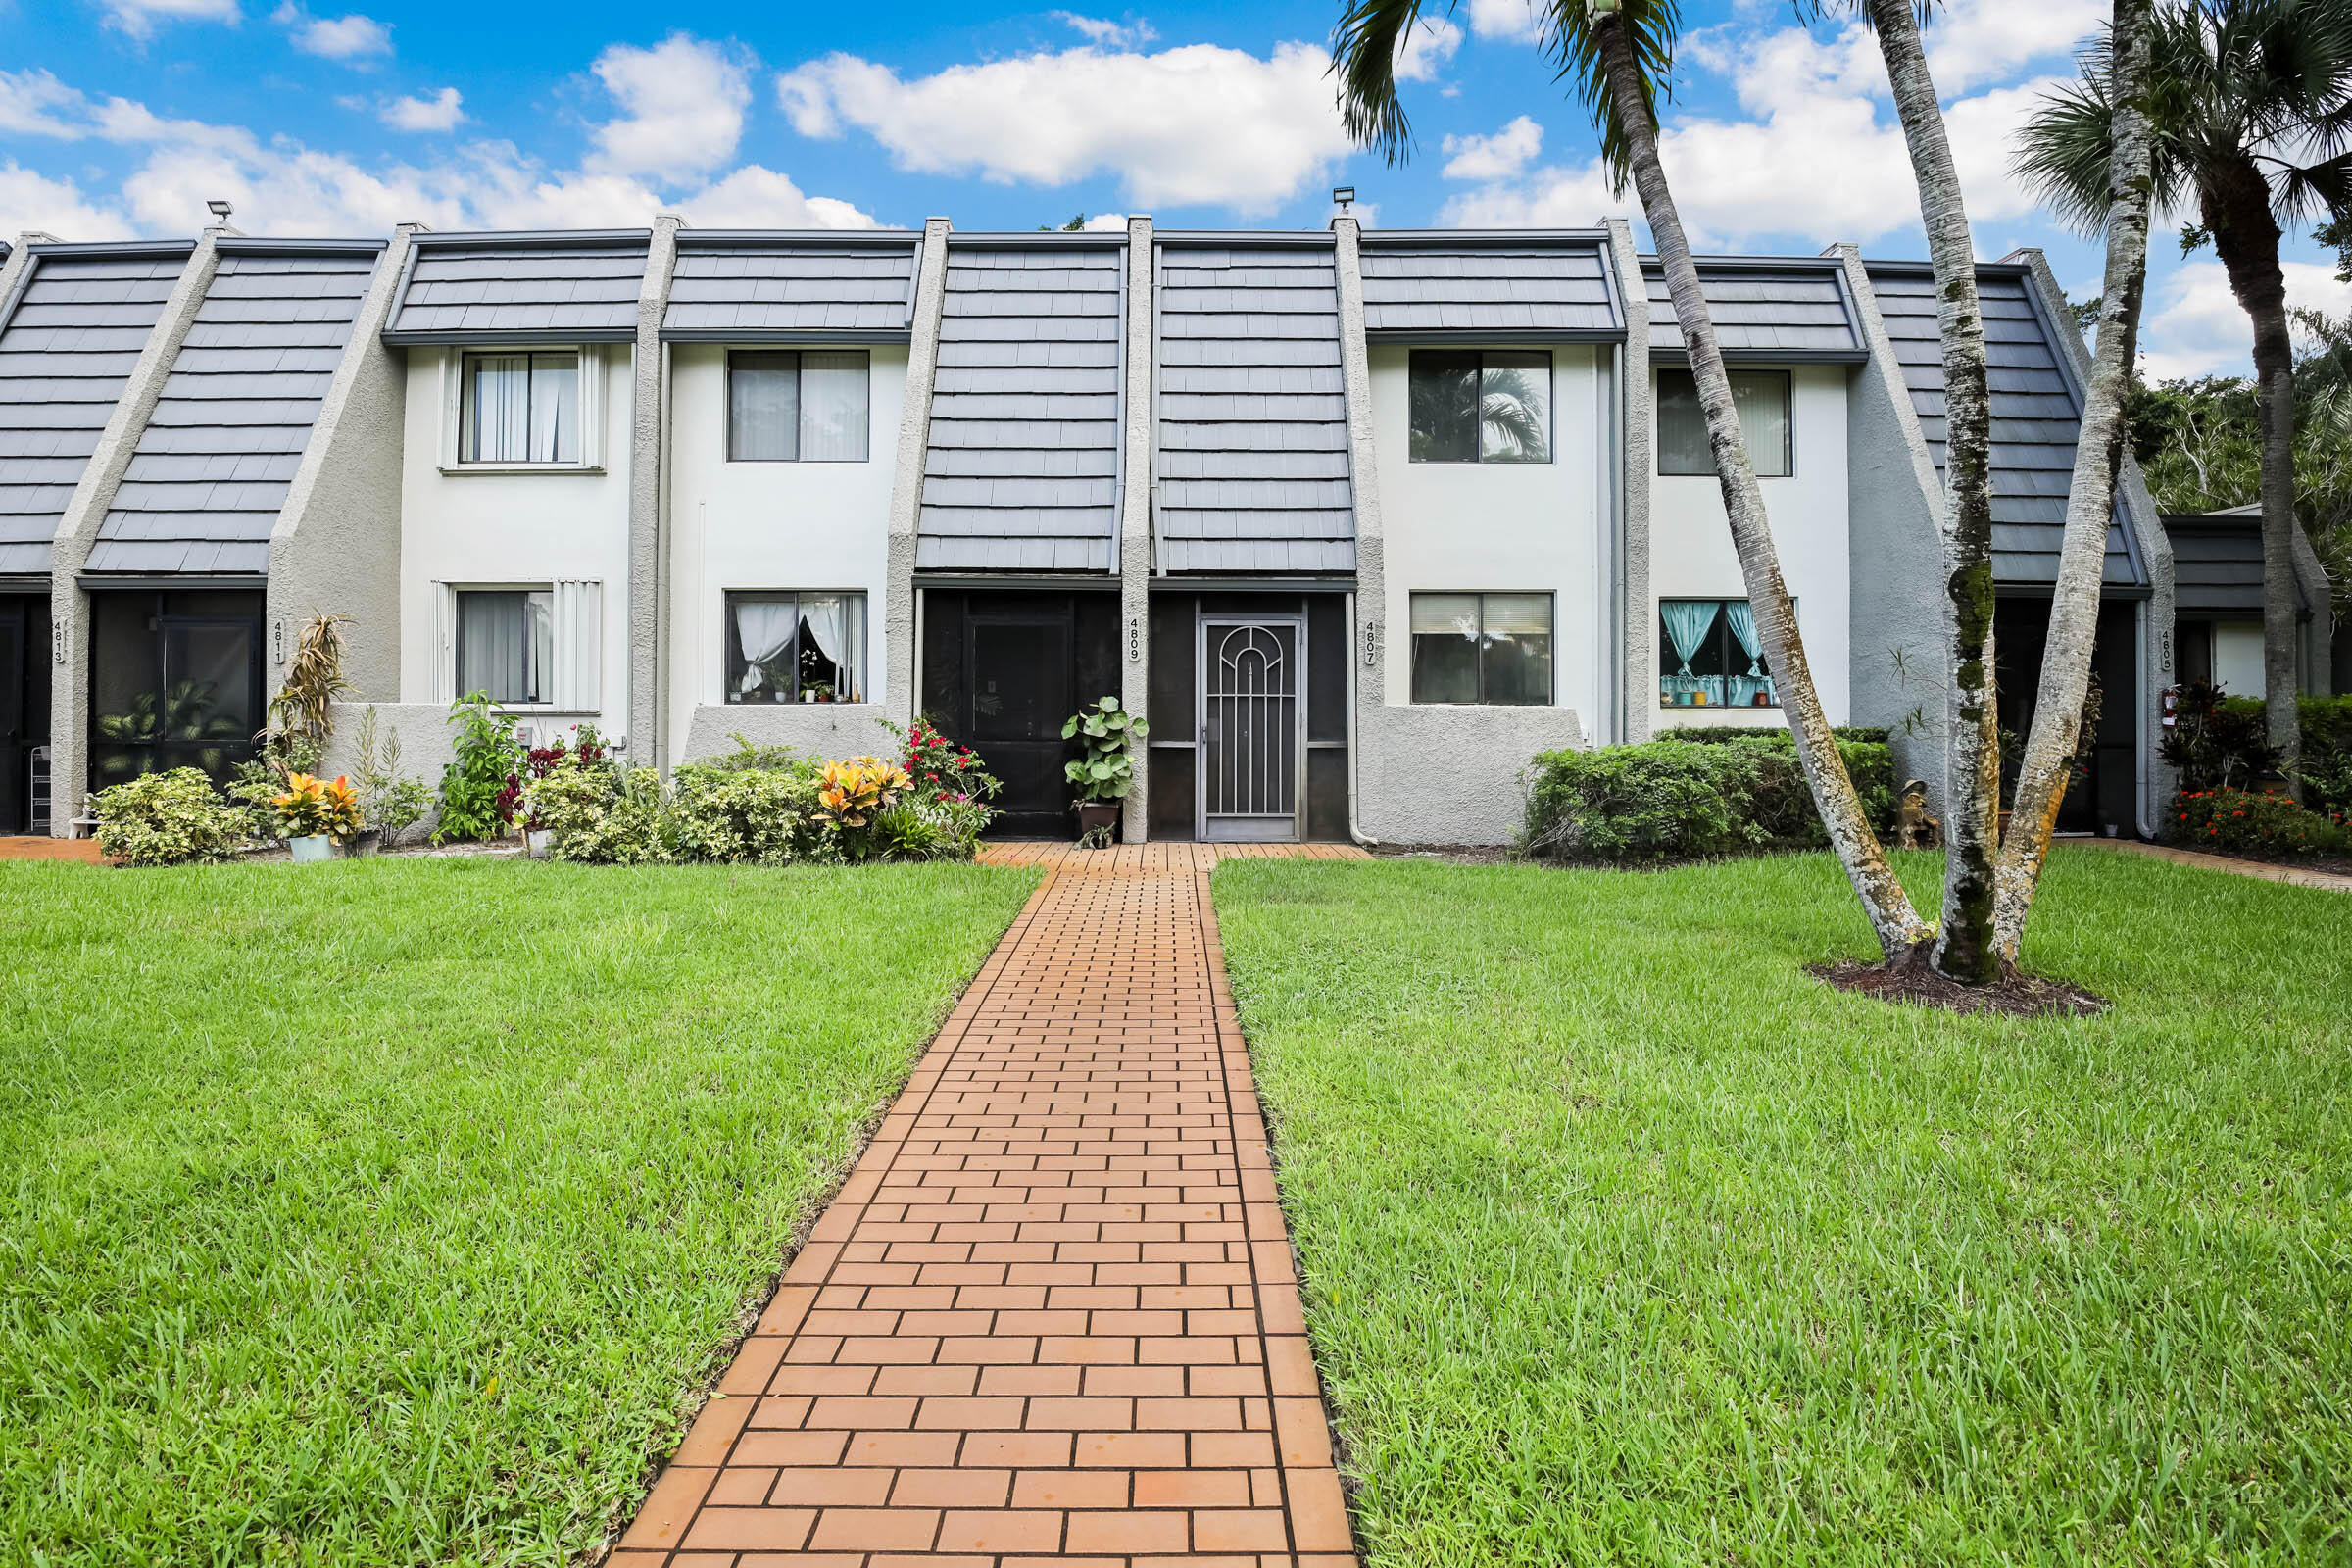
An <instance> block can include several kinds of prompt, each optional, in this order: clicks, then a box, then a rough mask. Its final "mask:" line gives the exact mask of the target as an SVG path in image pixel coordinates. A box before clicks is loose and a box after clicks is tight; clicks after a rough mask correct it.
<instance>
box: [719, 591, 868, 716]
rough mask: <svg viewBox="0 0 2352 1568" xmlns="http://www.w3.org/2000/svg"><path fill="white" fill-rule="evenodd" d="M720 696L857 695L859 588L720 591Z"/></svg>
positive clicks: (789, 699)
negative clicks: (723, 641)
mask: <svg viewBox="0 0 2352 1568" xmlns="http://www.w3.org/2000/svg"><path fill="white" fill-rule="evenodd" d="M727 701H728V702H730V703H862V702H864V701H865V595H863V594H844V593H795V592H788V591H763V592H743V593H730V594H728V595H727Z"/></svg>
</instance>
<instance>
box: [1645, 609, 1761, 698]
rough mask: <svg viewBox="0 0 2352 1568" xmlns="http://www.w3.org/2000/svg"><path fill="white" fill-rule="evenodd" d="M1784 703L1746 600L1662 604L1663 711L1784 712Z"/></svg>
mask: <svg viewBox="0 0 2352 1568" xmlns="http://www.w3.org/2000/svg"><path fill="white" fill-rule="evenodd" d="M1780 703H1781V694H1780V693H1779V691H1778V690H1776V689H1775V688H1774V686H1773V684H1772V671H1771V670H1770V669H1769V668H1767V667H1766V666H1765V663H1764V649H1763V645H1762V643H1760V642H1759V641H1758V640H1757V637H1756V617H1755V613H1754V612H1753V611H1751V610H1750V609H1749V608H1748V603H1747V601H1746V600H1744V599H1666V600H1661V601H1659V603H1658V706H1659V707H1660V708H1778V707H1779V706H1780Z"/></svg>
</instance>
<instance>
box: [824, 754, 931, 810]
mask: <svg viewBox="0 0 2352 1568" xmlns="http://www.w3.org/2000/svg"><path fill="white" fill-rule="evenodd" d="M913 782H914V781H913V780H912V779H911V778H909V777H908V776H907V770H906V769H905V768H903V767H901V766H899V765H898V764H897V763H896V762H886V761H884V760H882V759H880V758H878V757H853V758H851V759H850V760H848V761H846V762H827V763H826V764H825V785H824V788H823V789H822V790H820V791H818V792H817V797H816V800H817V804H818V805H820V806H822V807H823V808H824V809H825V811H826V813H827V814H829V815H830V816H831V817H832V818H833V819H834V820H835V821H837V822H839V823H840V824H841V825H842V826H843V827H863V826H865V823H866V819H867V818H868V817H870V816H871V815H872V814H873V813H874V812H876V811H879V810H881V809H884V808H886V807H888V806H889V805H890V804H891V803H892V802H894V801H896V800H897V799H898V798H899V791H901V790H903V789H905V788H906V787H907V785H909V784H911V783H913Z"/></svg>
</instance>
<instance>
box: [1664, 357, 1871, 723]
mask: <svg viewBox="0 0 2352 1568" xmlns="http://www.w3.org/2000/svg"><path fill="white" fill-rule="evenodd" d="M1742 368H1746V367H1742ZM1756 368H1772V367H1756ZM1846 374H1847V369H1846V367H1844V366H1841V365H1806V366H1796V367H1792V368H1790V370H1789V419H1790V424H1791V429H1790V441H1791V450H1792V454H1793V458H1794V461H1793V462H1792V463H1791V464H1790V472H1789V476H1788V477H1787V478H1785V479H1759V480H1758V481H1757V483H1758V484H1759V485H1761V486H1762V487H1763V491H1764V507H1765V511H1766V512H1767V513H1768V514H1769V515H1770V516H1771V519H1772V535H1773V540H1774V543H1775V544H1776V546H1777V547H1778V548H1779V551H1780V557H1781V571H1782V574H1783V575H1784V576H1785V577H1786V578H1787V579H1788V583H1789V592H1790V593H1791V594H1792V595H1794V596H1795V598H1796V623H1797V630H1798V632H1799V633H1801V634H1802V635H1803V637H1804V640H1805V659H1806V662H1807V663H1809V664H1810V665H1811V666H1812V670H1813V679H1814V683H1815V685H1817V686H1818V687H1819V688H1820V691H1821V701H1822V706H1823V707H1824V708H1825V709H1826V710H1827V711H1828V712H1829V716H1830V722H1831V723H1833V724H1843V723H1847V722H1850V720H1849V718H1848V716H1847V714H1848V710H1849V708H1850V706H1851V703H1850V686H1851V670H1852V658H1851V653H1852V650H1851V648H1850V637H1849V633H1848V626H1849V614H1848V606H1849V599H1848V579H1849V576H1850V573H1851V569H1852V568H1851V564H1850V563H1849V561H1848V559H1847V553H1846V552H1847V539H1846V532H1847V528H1846V519H1847V515H1848V514H1847V509H1846V447H1845V435H1846V411H1845V398H1846ZM1652 384H1653V389H1654V384H1655V383H1654V375H1653V383H1652ZM1651 401H1652V407H1653V408H1654V407H1655V397H1654V395H1653V397H1652V400H1651ZM1653 450H1654V444H1653ZM1653 466H1654V459H1653ZM1634 482H1636V483H1640V482H1641V476H1640V475H1636V476H1634ZM1648 482H1649V485H1650V492H1649V508H1650V511H1649V518H1650V536H1649V537H1650V547H1649V548H1650V573H1649V582H1650V594H1651V600H1650V605H1649V611H1648V617H1647V619H1648V626H1649V635H1650V636H1651V638H1653V639H1654V638H1656V636H1657V635H1658V632H1657V625H1658V608H1657V602H1658V601H1659V600H1664V599H1745V598H1746V597H1747V586H1746V583H1745V581H1744V580H1743V579H1742V578H1741V576H1740V557H1739V554H1738V552H1736V551H1735V550H1734V549H1733V548H1732V531H1731V525H1730V524H1729V522H1728V521H1726V519H1725V517H1724V512H1723V491H1722V489H1721V487H1720V486H1719V485H1718V484H1717V482H1716V479H1715V477H1714V475H1712V474H1657V473H1653V474H1651V475H1650V476H1649V481H1648ZM1631 700H1632V701H1635V702H1646V703H1647V704H1649V705H1650V709H1651V723H1652V725H1653V727H1655V728H1656V729H1659V730H1664V729H1668V728H1672V727H1675V726H1678V725H1685V724H1695V725H1750V726H1754V727H1756V728H1760V729H1777V728H1780V727H1781V726H1782V725H1783V724H1784V723H1785V722H1786V720H1785V719H1784V718H1783V717H1782V715H1781V711H1780V710H1779V709H1777V708H1745V709H1741V708H1661V707H1658V706H1657V704H1658V694H1657V691H1656V690H1655V688H1654V687H1653V688H1652V689H1651V690H1649V691H1647V692H1635V693H1633V694H1631Z"/></svg>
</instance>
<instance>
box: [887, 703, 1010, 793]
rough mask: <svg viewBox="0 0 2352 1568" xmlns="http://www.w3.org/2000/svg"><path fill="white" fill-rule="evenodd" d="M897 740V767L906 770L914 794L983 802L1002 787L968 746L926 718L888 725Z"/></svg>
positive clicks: (978, 755)
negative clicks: (898, 748) (946, 733)
mask: <svg viewBox="0 0 2352 1568" xmlns="http://www.w3.org/2000/svg"><path fill="white" fill-rule="evenodd" d="M891 729H892V731H893V732H894V733H895V734H897V735H898V737H899V742H900V758H899V766H901V767H903V768H905V769H906V770H907V778H909V779H910V780H912V781H913V785H914V792H915V794H916V795H918V796H924V797H930V798H933V799H937V800H942V801H948V802H951V803H956V804H960V803H962V802H965V801H973V802H985V801H987V800H988V799H989V797H991V796H993V795H995V794H996V793H997V791H998V790H999V789H1001V788H1003V786H1002V785H1001V784H999V783H998V781H997V779H996V778H995V777H994V775H992V774H991V773H990V772H989V771H988V769H987V767H986V766H985V765H983V764H982V762H981V760H980V754H979V753H978V752H975V751H973V750H972V749H971V748H970V747H969V746H958V745H957V744H956V742H954V741H952V740H950V739H948V738H947V737H946V736H945V735H942V734H941V733H940V732H939V731H938V729H937V728H936V727H934V726H933V724H932V722H931V721H930V720H929V719H927V718H918V719H916V720H915V721H914V722H913V723H912V724H911V725H909V726H907V728H906V729H903V730H902V729H900V728H899V727H898V726H897V725H896V724H893V725H892V726H891Z"/></svg>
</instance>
